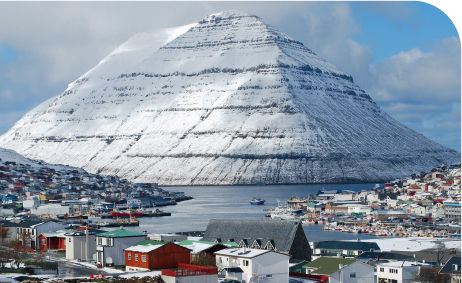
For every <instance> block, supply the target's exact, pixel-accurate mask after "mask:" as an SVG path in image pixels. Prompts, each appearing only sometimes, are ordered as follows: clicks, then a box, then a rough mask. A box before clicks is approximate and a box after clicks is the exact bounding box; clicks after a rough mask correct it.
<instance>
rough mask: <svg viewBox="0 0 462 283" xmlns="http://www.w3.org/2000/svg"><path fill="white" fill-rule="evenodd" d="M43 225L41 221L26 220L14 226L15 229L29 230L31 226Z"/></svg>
mask: <svg viewBox="0 0 462 283" xmlns="http://www.w3.org/2000/svg"><path fill="white" fill-rule="evenodd" d="M39 223H43V221H42V220H26V221H22V222H20V223H18V224H16V227H22V228H30V227H31V226H33V225H36V224H39Z"/></svg>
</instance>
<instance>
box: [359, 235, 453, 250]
mask: <svg viewBox="0 0 462 283" xmlns="http://www.w3.org/2000/svg"><path fill="white" fill-rule="evenodd" d="M361 241H362V242H376V243H377V245H379V247H380V249H381V250H382V251H410V252H414V251H421V250H426V249H433V248H437V247H438V244H440V243H442V244H443V245H444V246H445V248H446V249H458V250H461V241H460V240H455V239H454V240H453V239H437V238H418V237H410V238H380V239H367V240H361Z"/></svg>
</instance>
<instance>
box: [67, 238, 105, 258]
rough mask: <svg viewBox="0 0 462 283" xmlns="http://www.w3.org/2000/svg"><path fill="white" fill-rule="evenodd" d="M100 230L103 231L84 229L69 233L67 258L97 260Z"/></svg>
mask: <svg viewBox="0 0 462 283" xmlns="http://www.w3.org/2000/svg"><path fill="white" fill-rule="evenodd" d="M87 232H88V235H87ZM100 232H103V231H100V230H88V231H87V230H83V231H74V232H71V233H67V234H66V259H69V260H72V259H77V260H85V261H88V260H96V234H97V233H100Z"/></svg>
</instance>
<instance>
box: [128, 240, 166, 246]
mask: <svg viewBox="0 0 462 283" xmlns="http://www.w3.org/2000/svg"><path fill="white" fill-rule="evenodd" d="M165 244H166V242H161V241H153V240H143V241H141V242H138V243H136V244H134V246H146V245H165Z"/></svg>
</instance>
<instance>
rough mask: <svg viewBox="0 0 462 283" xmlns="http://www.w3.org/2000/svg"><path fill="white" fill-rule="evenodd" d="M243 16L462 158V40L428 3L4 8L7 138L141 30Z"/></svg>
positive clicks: (1, 96) (0, 67)
mask: <svg viewBox="0 0 462 283" xmlns="http://www.w3.org/2000/svg"><path fill="white" fill-rule="evenodd" d="M229 9H238V10H243V11H247V12H250V13H252V14H256V15H258V16H260V17H261V18H262V19H263V20H264V21H265V22H266V23H268V24H270V25H272V26H275V27H276V28H277V29H279V30H281V31H283V32H285V33H287V34H289V35H290V36H291V37H293V38H295V39H297V40H299V41H302V42H303V43H304V44H305V45H306V46H307V47H309V48H310V49H312V50H313V51H315V52H316V53H317V54H319V55H320V56H321V57H324V58H325V59H327V60H328V61H330V62H331V63H333V64H334V65H336V66H337V67H338V68H340V69H341V70H343V71H345V72H346V73H349V74H351V75H353V77H354V79H355V81H356V82H357V83H358V84H359V85H360V86H361V87H362V88H363V89H365V90H366V91H367V92H368V93H369V94H370V95H371V97H372V98H373V99H374V100H375V101H376V102H377V104H379V105H380V106H381V107H382V108H383V109H384V110H385V111H387V112H388V113H389V114H390V115H391V116H393V117H394V118H396V119H397V120H398V121H400V122H402V123H404V124H405V125H407V126H408V127H410V128H412V129H414V130H416V131H418V132H420V133H423V134H424V135H426V136H427V137H429V138H431V139H433V140H435V141H437V142H439V143H441V144H443V145H446V146H448V147H451V148H453V149H456V150H458V151H460V136H461V133H460V129H461V123H460V111H461V101H460V97H461V89H460V77H461V74H460V41H459V37H458V34H457V31H456V29H455V28H454V26H453V24H452V22H451V21H450V20H449V19H448V17H447V16H446V15H445V14H444V13H442V12H441V11H440V10H438V9H437V8H434V7H433V6H430V5H428V4H425V3H421V2H289V3H287V2H285V3H281V2H184V3H183V2H173V3H165V2H137V3H124V2H115V3H111V2H99V3H90V2H80V3H77V2H64V3H60V2H47V3H40V2H32V3H31V2H29V3H26V2H19V3H18V2H0V101H1V103H0V134H1V133H4V132H5V131H7V130H8V129H9V128H10V127H11V126H12V125H13V124H14V123H15V122H16V121H17V120H18V119H20V117H21V116H22V115H24V114H25V113H26V112H27V111H28V110H30V109H32V108H33V107H34V106H36V105H37V104H39V103H40V102H42V101H43V100H45V99H47V98H49V97H52V96H55V95H57V94H59V93H60V92H62V91H63V90H64V89H65V88H66V86H67V84H68V83H70V82H71V81H73V80H75V79H76V78H77V77H79V76H80V75H82V74H83V73H85V72H86V71H88V70H89V69H90V68H91V67H93V66H94V65H96V64H97V63H98V62H99V61H100V60H101V59H102V58H103V57H104V56H105V55H107V54H109V53H110V52H111V51H112V50H113V49H115V48H116V47H117V46H118V45H120V44H121V43H123V42H124V41H125V40H127V39H128V38H129V37H131V36H132V35H134V34H136V33H138V32H144V31H148V32H155V31H157V30H161V29H163V28H166V27H172V26H180V25H185V24H188V23H192V22H197V21H199V20H200V19H201V18H203V17H205V16H207V15H208V14H211V13H215V12H219V11H222V10H229Z"/></svg>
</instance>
